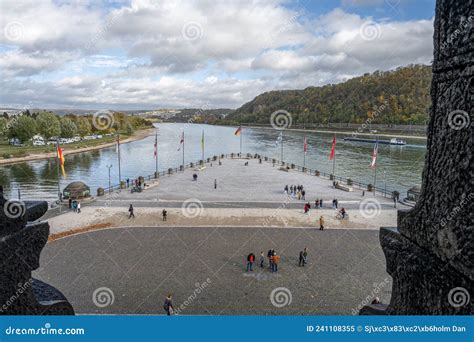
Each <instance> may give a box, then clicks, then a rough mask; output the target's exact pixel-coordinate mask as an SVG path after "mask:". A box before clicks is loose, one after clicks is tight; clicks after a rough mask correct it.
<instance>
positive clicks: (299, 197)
mask: <svg viewBox="0 0 474 342" xmlns="http://www.w3.org/2000/svg"><path fill="white" fill-rule="evenodd" d="M296 197H297V198H298V199H299V200H300V199H301V191H299V190H298V193H297V195H296Z"/></svg>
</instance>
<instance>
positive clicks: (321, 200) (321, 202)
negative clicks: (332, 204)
mask: <svg viewBox="0 0 474 342" xmlns="http://www.w3.org/2000/svg"><path fill="white" fill-rule="evenodd" d="M322 207H323V199H322V198H321V199H320V200H319V208H322Z"/></svg>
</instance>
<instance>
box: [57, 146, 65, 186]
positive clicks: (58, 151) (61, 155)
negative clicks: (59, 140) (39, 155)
mask: <svg viewBox="0 0 474 342" xmlns="http://www.w3.org/2000/svg"><path fill="white" fill-rule="evenodd" d="M57 154H58V161H59V165H60V166H61V172H62V174H63V177H64V178H66V171H65V170H64V155H63V150H62V149H61V147H59V144H58V146H57Z"/></svg>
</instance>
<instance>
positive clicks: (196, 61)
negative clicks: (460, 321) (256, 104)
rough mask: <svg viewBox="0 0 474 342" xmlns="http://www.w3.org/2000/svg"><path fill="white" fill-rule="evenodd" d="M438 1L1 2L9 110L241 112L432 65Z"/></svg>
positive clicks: (0, 63)
mask: <svg viewBox="0 0 474 342" xmlns="http://www.w3.org/2000/svg"><path fill="white" fill-rule="evenodd" d="M434 7H435V0H300V1H264V0H262V1H243V0H242V1H179V0H172V1H161V0H124V1H121V0H104V1H93V0H90V1H89V0H74V1H59V0H56V1H52V0H31V1H24V0H14V1H9V0H0V27H1V28H2V35H1V37H0V76H1V83H2V85H1V87H0V106H1V107H3V108H5V107H13V108H64V109H67V108H74V109H113V110H134V109H158V108H204V109H207V108H238V107H240V106H241V105H242V104H244V103H245V102H248V101H251V100H252V99H253V98H254V97H255V96H257V95H259V94H261V93H263V92H266V91H271V90H281V89H302V88H306V87H309V86H321V85H325V84H330V83H340V82H343V81H345V80H347V79H350V78H352V77H355V76H359V75H362V74H364V73H367V72H374V71H376V70H391V69H394V68H397V67H399V66H405V65H408V64H418V63H422V64H430V63H431V60H432V55H433V42H432V40H433V38H432V37H433V19H434Z"/></svg>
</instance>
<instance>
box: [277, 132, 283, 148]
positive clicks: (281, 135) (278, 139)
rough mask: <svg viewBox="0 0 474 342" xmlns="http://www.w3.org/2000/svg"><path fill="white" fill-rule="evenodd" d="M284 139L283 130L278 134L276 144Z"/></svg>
mask: <svg viewBox="0 0 474 342" xmlns="http://www.w3.org/2000/svg"><path fill="white" fill-rule="evenodd" d="M282 141H283V132H280V135H279V136H278V138H277V140H276V141H275V146H278V145H280V143H281V142H282Z"/></svg>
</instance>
